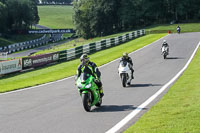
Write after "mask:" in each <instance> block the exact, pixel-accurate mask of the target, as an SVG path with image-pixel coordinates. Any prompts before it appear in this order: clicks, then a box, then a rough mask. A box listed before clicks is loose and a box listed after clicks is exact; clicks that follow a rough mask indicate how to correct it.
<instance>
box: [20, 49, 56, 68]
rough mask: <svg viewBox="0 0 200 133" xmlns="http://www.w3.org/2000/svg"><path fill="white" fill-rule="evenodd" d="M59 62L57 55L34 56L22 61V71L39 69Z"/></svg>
mask: <svg viewBox="0 0 200 133" xmlns="http://www.w3.org/2000/svg"><path fill="white" fill-rule="evenodd" d="M58 60H59V53H51V54H44V55H36V56H31V57H26V58H23V59H22V64H23V69H24V68H31V67H39V66H43V65H46V64H49V63H52V62H56V61H58Z"/></svg>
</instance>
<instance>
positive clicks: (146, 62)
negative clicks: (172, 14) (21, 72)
mask: <svg viewBox="0 0 200 133" xmlns="http://www.w3.org/2000/svg"><path fill="white" fill-rule="evenodd" d="M164 39H165V40H167V42H168V43H169V46H170V54H169V56H168V59H166V60H164V59H163V57H162V56H161V51H160V49H161V44H162V41H163V39H161V40H159V41H156V42H154V43H153V44H151V45H149V46H147V47H145V48H143V49H142V50H139V51H137V52H134V53H132V54H130V56H131V57H132V59H133V63H134V69H135V73H134V77H135V79H134V80H133V81H132V85H131V86H129V87H126V88H123V87H122V85H121V81H120V78H119V76H118V73H117V67H118V64H119V59H118V60H116V61H114V62H112V63H109V64H106V65H104V66H103V67H100V71H101V72H102V82H103V88H104V93H105V96H104V97H103V104H102V107H100V108H95V107H94V108H93V110H92V112H85V110H84V109H83V106H82V102H81V97H80V96H79V93H78V90H77V88H76V87H75V85H74V84H75V81H74V78H73V77H71V78H68V79H65V80H62V81H59V82H55V83H51V84H47V85H42V86H38V87H34V88H30V89H25V90H23V91H17V92H12V93H5V94H0V132H1V133H104V132H106V131H108V130H109V129H111V128H112V127H113V126H114V125H116V124H117V123H118V122H119V121H121V120H122V119H123V118H124V117H126V116H127V115H128V114H129V113H130V112H132V111H133V110H134V109H135V108H137V107H138V106H139V105H141V104H142V103H143V102H144V101H146V100H147V99H148V98H149V97H151V96H152V95H153V94H154V93H156V92H157V91H158V90H159V89H160V88H161V87H162V86H163V85H165V84H166V83H167V82H168V81H169V80H170V79H172V78H173V77H174V76H175V75H176V74H177V73H178V72H179V71H180V70H181V69H182V68H183V67H184V66H185V64H186V63H187V61H188V59H189V58H190V56H191V55H192V53H193V51H194V49H195V48H196V46H197V45H198V43H199V41H200V33H184V34H180V35H178V34H171V35H168V36H166V37H165V38H164ZM94 62H95V61H94ZM66 72H67V70H66ZM164 93H166V91H165V92H164ZM164 93H163V94H164ZM163 94H162V95H163ZM160 97H161V96H160ZM160 97H159V98H160ZM159 98H158V99H155V100H154V102H153V103H151V104H150V105H149V106H147V107H145V108H143V111H142V112H140V113H139V114H138V115H137V116H136V118H133V119H132V120H131V121H130V122H129V123H128V124H127V125H126V126H124V127H123V128H122V129H120V130H119V132H122V131H123V130H124V129H126V128H127V127H128V126H130V125H131V124H133V123H134V122H135V121H137V119H138V118H139V117H140V116H141V115H142V114H143V113H145V112H146V111H147V110H148V109H149V108H150V107H151V106H152V105H153V104H155V103H156V102H157V101H158V100H159Z"/></svg>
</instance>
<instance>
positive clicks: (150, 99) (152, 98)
mask: <svg viewBox="0 0 200 133" xmlns="http://www.w3.org/2000/svg"><path fill="white" fill-rule="evenodd" d="M199 45H200V42H199V44H198V45H197V47H196V49H195V50H194V52H193V54H192V55H191V57H190V59H189V60H188V62H187V64H186V65H185V66H184V67H183V69H182V70H181V71H179V72H178V73H177V75H176V76H175V77H173V78H172V79H171V80H170V81H169V82H168V83H167V84H165V85H164V86H163V87H162V88H161V89H160V90H159V91H157V92H156V93H155V94H154V95H153V96H151V97H150V98H149V99H147V100H146V101H145V102H144V103H142V104H141V105H140V106H139V107H137V108H136V109H135V110H133V111H132V112H131V113H130V114H129V115H127V116H126V117H125V118H124V119H122V120H121V121H120V122H119V123H117V124H116V125H115V126H114V127H112V128H111V129H110V130H108V131H107V132H106V133H116V132H117V131H119V129H121V128H122V127H123V126H124V125H125V124H127V123H128V122H129V121H130V120H131V119H133V118H134V117H135V116H136V115H137V114H138V113H139V112H140V111H142V109H143V108H145V107H146V106H147V105H148V104H150V103H151V102H152V101H153V100H154V99H155V98H157V97H158V96H159V95H160V94H161V93H162V92H163V91H164V90H166V89H167V88H168V86H169V85H171V84H172V83H173V82H174V81H176V80H177V79H178V78H179V77H180V76H181V74H182V73H183V72H184V71H185V70H186V69H187V67H188V66H189V64H190V62H191V61H192V59H193V58H194V55H195V53H196V52H197V50H198V48H199Z"/></svg>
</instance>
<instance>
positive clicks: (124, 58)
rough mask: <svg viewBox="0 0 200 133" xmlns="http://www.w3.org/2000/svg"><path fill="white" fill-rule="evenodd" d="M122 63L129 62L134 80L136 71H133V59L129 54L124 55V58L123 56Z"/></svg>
mask: <svg viewBox="0 0 200 133" xmlns="http://www.w3.org/2000/svg"><path fill="white" fill-rule="evenodd" d="M121 61H127V62H128V63H129V64H130V65H129V68H130V70H131V78H132V79H134V77H133V72H134V70H133V61H132V59H131V57H129V56H128V53H123V56H122V58H121V60H120V62H121Z"/></svg>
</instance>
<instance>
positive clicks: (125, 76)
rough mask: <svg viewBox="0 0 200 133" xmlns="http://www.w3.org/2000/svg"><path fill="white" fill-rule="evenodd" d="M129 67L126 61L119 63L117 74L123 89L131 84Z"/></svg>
mask: <svg viewBox="0 0 200 133" xmlns="http://www.w3.org/2000/svg"><path fill="white" fill-rule="evenodd" d="M129 65H130V64H129V63H128V62H127V61H121V62H120V64H119V68H118V72H119V76H120V78H121V81H122V86H123V87H126V85H130V84H131V80H132V78H131V70H130V67H129Z"/></svg>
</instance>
